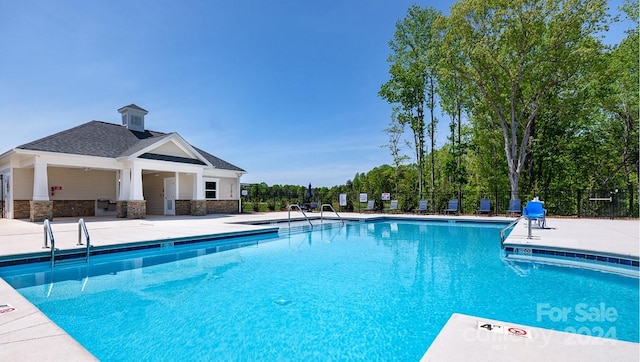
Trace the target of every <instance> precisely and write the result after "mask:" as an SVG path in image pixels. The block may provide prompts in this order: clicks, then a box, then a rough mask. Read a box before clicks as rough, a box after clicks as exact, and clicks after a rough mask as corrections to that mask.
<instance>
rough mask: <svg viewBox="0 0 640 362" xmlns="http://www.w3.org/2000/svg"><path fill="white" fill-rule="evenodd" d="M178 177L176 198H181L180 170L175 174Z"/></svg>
mask: <svg viewBox="0 0 640 362" xmlns="http://www.w3.org/2000/svg"><path fill="white" fill-rule="evenodd" d="M173 177H175V178H176V197H175V199H176V200H180V172H176V173H175V174H174V176H173Z"/></svg>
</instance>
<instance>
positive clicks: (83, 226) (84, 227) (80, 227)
mask: <svg viewBox="0 0 640 362" xmlns="http://www.w3.org/2000/svg"><path fill="white" fill-rule="evenodd" d="M82 231H84V238H85V239H86V240H87V263H88V262H89V256H90V254H91V238H90V237H89V230H87V225H86V224H85V223H84V219H80V220H78V243H77V244H76V245H83V244H82Z"/></svg>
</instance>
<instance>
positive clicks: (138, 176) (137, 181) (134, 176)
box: [129, 166, 144, 201]
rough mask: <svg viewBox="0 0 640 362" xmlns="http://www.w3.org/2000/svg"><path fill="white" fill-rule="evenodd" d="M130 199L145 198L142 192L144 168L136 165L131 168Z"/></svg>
mask: <svg viewBox="0 0 640 362" xmlns="http://www.w3.org/2000/svg"><path fill="white" fill-rule="evenodd" d="M129 200H132V201H133V200H136V201H139V200H144V195H143V194H142V169H141V168H140V167H137V166H134V167H133V169H132V170H131V198H130V199H129Z"/></svg>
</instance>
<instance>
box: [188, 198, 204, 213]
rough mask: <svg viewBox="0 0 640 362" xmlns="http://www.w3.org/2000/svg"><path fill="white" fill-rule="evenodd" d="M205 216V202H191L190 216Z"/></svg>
mask: <svg viewBox="0 0 640 362" xmlns="http://www.w3.org/2000/svg"><path fill="white" fill-rule="evenodd" d="M206 214H207V201H205V200H191V215H192V216H204V215H206Z"/></svg>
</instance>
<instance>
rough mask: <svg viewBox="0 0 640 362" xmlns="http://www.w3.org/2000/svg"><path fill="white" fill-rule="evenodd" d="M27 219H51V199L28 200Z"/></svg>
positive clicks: (34, 220)
mask: <svg viewBox="0 0 640 362" xmlns="http://www.w3.org/2000/svg"><path fill="white" fill-rule="evenodd" d="M29 210H30V211H29V221H31V222H39V221H44V220H45V219H49V220H53V201H29Z"/></svg>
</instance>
